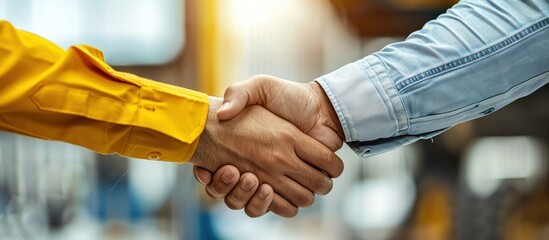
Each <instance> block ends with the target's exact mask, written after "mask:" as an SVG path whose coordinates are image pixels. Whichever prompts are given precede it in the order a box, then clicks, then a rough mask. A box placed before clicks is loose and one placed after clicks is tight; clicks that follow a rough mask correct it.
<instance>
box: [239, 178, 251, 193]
mask: <svg viewBox="0 0 549 240" xmlns="http://www.w3.org/2000/svg"><path fill="white" fill-rule="evenodd" d="M253 187H254V182H253V181H252V180H250V178H248V177H244V180H242V184H240V188H242V190H244V191H250V190H252V188H253Z"/></svg>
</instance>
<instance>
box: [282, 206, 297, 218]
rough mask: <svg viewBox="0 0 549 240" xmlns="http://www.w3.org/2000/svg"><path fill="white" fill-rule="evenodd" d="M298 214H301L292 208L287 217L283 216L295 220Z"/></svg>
mask: <svg viewBox="0 0 549 240" xmlns="http://www.w3.org/2000/svg"><path fill="white" fill-rule="evenodd" d="M298 212H299V209H298V208H292V209H290V210H289V211H288V212H286V213H285V215H282V216H283V217H286V218H293V217H295V216H296V215H297V213H298Z"/></svg>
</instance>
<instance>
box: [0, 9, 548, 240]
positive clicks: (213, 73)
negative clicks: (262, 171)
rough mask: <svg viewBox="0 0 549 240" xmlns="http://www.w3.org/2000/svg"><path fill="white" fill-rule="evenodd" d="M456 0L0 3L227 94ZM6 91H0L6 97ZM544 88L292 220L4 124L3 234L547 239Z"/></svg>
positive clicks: (340, 61) (325, 65)
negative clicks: (254, 212)
mask: <svg viewBox="0 0 549 240" xmlns="http://www.w3.org/2000/svg"><path fill="white" fill-rule="evenodd" d="M456 2H457V0H139V1H135V0H108V1H107V0H0V19H7V20H8V21H10V22H11V23H12V24H13V25H14V26H15V27H17V28H19V29H24V30H27V31H30V32H33V33H36V34H39V35H41V36H44V37H45V38H47V39H50V40H52V41H54V42H55V43H57V44H58V45H60V46H62V47H64V48H66V47H68V46H71V45H75V44H87V45H91V46H95V47H97V48H99V49H101V50H102V51H103V52H104V54H105V58H106V60H107V62H108V63H109V64H111V65H112V66H113V67H114V68H115V69H117V70H121V71H126V72H131V73H134V74H137V75H140V76H144V77H147V78H150V79H154V80H157V81H161V82H165V83H169V84H173V85H177V86H182V87H186V88H191V89H196V90H200V91H203V92H206V93H208V94H211V95H217V96H222V94H223V91H224V89H225V88H226V87H227V86H229V85H230V84H231V83H234V82H237V81H241V80H245V79H247V78H249V77H251V76H253V75H255V74H270V75H274V76H278V77H281V78H285V79H290V80H294V81H298V82H308V81H311V80H313V79H315V78H317V77H319V76H321V75H323V74H325V73H328V72H331V71H333V70H335V69H337V68H339V67H341V66H343V65H344V64H346V63H349V62H352V61H355V60H357V59H359V58H362V57H364V56H366V55H368V54H370V53H373V52H375V51H378V50H379V49H381V48H382V47H384V46H385V45H387V44H390V43H393V42H397V41H402V40H404V39H405V38H406V36H408V35H409V34H410V33H412V32H413V31H415V30H418V29H420V28H421V26H423V24H425V23H426V22H427V21H429V20H431V19H434V18H436V17H437V16H438V15H440V14H441V13H444V12H445V11H446V10H447V9H448V8H449V7H451V6H452V5H453V4H455V3H456ZM0 97H1V96H0ZM548 103H549V86H544V87H542V88H541V89H539V90H538V91H536V92H534V93H533V94H532V95H530V96H528V97H525V98H522V99H519V100H518V101H516V102H514V103H512V104H510V105H509V106H507V107H505V108H503V109H502V110H500V111H497V112H494V113H492V114H491V115H489V116H486V117H484V118H480V119H477V120H474V121H470V122H466V123H463V124H460V125H457V126H455V127H453V128H451V129H450V130H449V131H447V132H445V133H443V134H442V135H440V136H437V137H435V138H433V139H430V140H424V141H420V142H417V143H414V144H411V145H408V146H405V147H403V148H400V149H398V150H394V151H391V152H388V153H385V154H382V155H377V156H375V157H371V158H367V159H362V158H360V157H358V156H357V155H356V154H355V153H354V152H353V151H352V150H350V148H349V147H347V146H344V147H343V148H342V149H341V150H339V151H338V155H339V156H340V157H341V158H342V159H343V160H344V163H345V171H344V173H343V175H342V176H341V177H339V178H337V179H335V180H334V188H333V190H332V192H331V193H330V194H328V195H327V196H318V198H317V200H316V201H315V203H314V205H313V206H311V207H310V208H307V209H303V210H301V211H300V212H299V214H298V215H297V216H296V217H294V218H291V219H285V218H281V217H278V216H276V215H274V214H271V213H269V214H267V215H265V216H263V217H260V218H257V219H251V218H248V217H247V216H246V214H245V213H244V212H243V211H233V210H230V209H229V208H227V207H226V206H225V204H223V202H222V201H214V200H211V199H210V198H209V197H208V196H207V195H206V194H205V192H204V188H203V186H202V185H200V184H198V183H197V182H196V180H195V179H194V177H193V175H192V166H191V165H190V164H182V165H178V164H173V163H165V162H158V161H146V160H139V159H128V158H123V157H119V156H105V155H98V154H96V153H93V152H90V151H89V150H86V149H83V148H80V147H77V146H72V145H68V144H65V143H60V142H51V141H42V140H37V139H32V138H29V137H24V136H20V135H15V134H11V133H7V132H0V239H54V240H69V239H70V240H72V239H83V240H85V239H90V240H91V239H159V240H162V239H197V240H200V239H212V240H215V239H228V240H231V239H238V240H245V239H299V240H302V239H315V240H318V239H326V240H331V239H364V240H397V239H398V240H400V239H410V240H416V239H417V240H420V239H421V240H431V239H432V240H445V239H467V240H474V239H502V240H519V239H520V240H522V239H549V204H547V203H549V181H548V176H547V173H548V160H549V154H548V146H549V111H548V109H549V108H548V107H547V106H548Z"/></svg>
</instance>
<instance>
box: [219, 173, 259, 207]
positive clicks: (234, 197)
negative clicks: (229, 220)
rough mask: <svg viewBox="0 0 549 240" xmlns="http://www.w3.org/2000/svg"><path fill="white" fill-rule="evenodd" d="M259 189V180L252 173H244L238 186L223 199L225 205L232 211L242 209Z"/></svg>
mask: <svg viewBox="0 0 549 240" xmlns="http://www.w3.org/2000/svg"><path fill="white" fill-rule="evenodd" d="M258 187H259V180H258V179H257V177H256V176H255V175H254V174H252V173H244V174H242V176H241V177H240V181H239V182H238V185H237V186H236V187H235V188H233V190H232V191H231V192H230V193H229V195H227V197H225V204H226V205H227V207H229V208H230V209H233V210H237V209H242V208H244V207H245V206H246V204H247V203H248V201H249V200H250V199H251V198H252V196H253V195H254V193H255V191H256V190H257V188H258Z"/></svg>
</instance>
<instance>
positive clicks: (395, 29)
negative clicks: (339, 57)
mask: <svg viewBox="0 0 549 240" xmlns="http://www.w3.org/2000/svg"><path fill="white" fill-rule="evenodd" d="M330 3H331V4H332V6H333V8H334V9H335V11H336V13H337V14H338V16H339V17H340V18H342V19H343V20H344V21H345V22H346V23H347V25H348V27H349V28H350V29H351V30H352V31H353V32H355V33H356V34H358V35H359V36H361V37H387V36H407V35H408V34H410V33H412V32H413V31H416V30H418V29H421V27H422V26H423V25H424V24H425V23H426V22H427V21H429V20H432V19H435V18H436V17H437V16H438V15H440V14H442V13H444V12H445V11H446V10H447V9H448V8H450V7H451V6H452V5H454V4H455V3H457V0H330Z"/></svg>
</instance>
